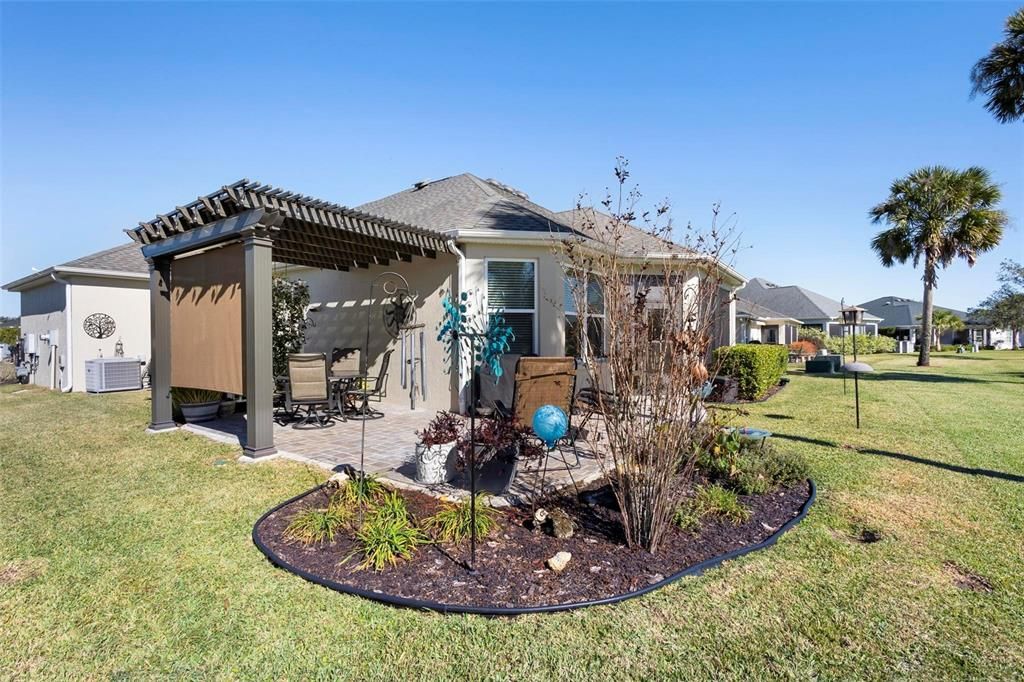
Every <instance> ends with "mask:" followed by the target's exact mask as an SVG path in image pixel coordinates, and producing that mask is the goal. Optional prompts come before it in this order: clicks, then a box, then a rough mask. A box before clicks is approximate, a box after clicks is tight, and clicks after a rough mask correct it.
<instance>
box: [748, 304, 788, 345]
mask: <svg viewBox="0 0 1024 682" xmlns="http://www.w3.org/2000/svg"><path fill="white" fill-rule="evenodd" d="M799 328H800V320H797V319H795V318H792V317H787V316H786V315H783V314H782V313H779V312H775V311H774V310H771V309H769V308H766V307H764V306H762V305H758V304H757V303H753V302H752V301H748V300H746V299H744V298H740V297H737V298H736V342H737V343H750V342H752V341H756V342H758V343H776V344H782V345H788V344H790V343H793V342H794V341H796V339H797V333H798V330H799Z"/></svg>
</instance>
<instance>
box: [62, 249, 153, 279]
mask: <svg viewBox="0 0 1024 682" xmlns="http://www.w3.org/2000/svg"><path fill="white" fill-rule="evenodd" d="M58 267H65V268H83V269H87V270H112V271H115V272H139V273H148V272H149V265H148V264H147V263H146V259H145V258H143V257H142V249H141V248H140V247H139V245H138V244H136V243H134V242H132V243H130V244H122V245H121V246H115V247H114V248H112V249H106V250H104V251H97V252H96V253H90V254H89V255H88V256H82V257H81V258H75V259H74V260H69V261H68V262H67V263H61V264H60V265H59V266H58Z"/></svg>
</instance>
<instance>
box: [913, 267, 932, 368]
mask: <svg viewBox="0 0 1024 682" xmlns="http://www.w3.org/2000/svg"><path fill="white" fill-rule="evenodd" d="M934 281H935V264H934V263H933V262H932V259H931V257H929V258H928V259H927V260H926V261H925V264H924V297H923V301H922V302H923V306H922V309H921V352H920V353H919V354H918V356H917V366H918V367H928V366H929V365H931V355H932V354H931V350H932V348H931V346H932V311H933V308H934V306H933V304H932V287H933V285H932V282H934Z"/></svg>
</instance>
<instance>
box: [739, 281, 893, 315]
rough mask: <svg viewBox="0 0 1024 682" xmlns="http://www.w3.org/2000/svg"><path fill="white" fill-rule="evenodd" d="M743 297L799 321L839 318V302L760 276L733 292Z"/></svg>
mask: <svg viewBox="0 0 1024 682" xmlns="http://www.w3.org/2000/svg"><path fill="white" fill-rule="evenodd" d="M736 294H737V295H738V296H740V297H742V298H745V299H747V300H748V301H752V302H754V303H757V304H758V305H762V306H764V307H766V308H769V309H771V310H777V311H779V312H780V313H782V314H783V315H785V316H786V317H793V318H796V319H798V320H801V321H807V320H823V319H824V320H833V319H838V318H839V317H840V315H839V309H840V307H841V304H840V303H839V301H836V300H834V299H831V298H829V297H828V296H822V295H821V294H819V293H816V292H814V291H810V290H808V289H804V288H803V287H800V286H796V285H787V286H779V285H777V284H775V283H773V282H769V281H768V280H766V279H764V278H762V277H755V278H753V279H751V280H750V281H749V282H747V284H746V286H744V287H743V288H742V289H740V290H739V291H737V292H736ZM864 319H865V320H868V321H872V322H875V321H878V320H879V319H881V318H879V317H877V316H876V315H874V314H871V313H865V315H864Z"/></svg>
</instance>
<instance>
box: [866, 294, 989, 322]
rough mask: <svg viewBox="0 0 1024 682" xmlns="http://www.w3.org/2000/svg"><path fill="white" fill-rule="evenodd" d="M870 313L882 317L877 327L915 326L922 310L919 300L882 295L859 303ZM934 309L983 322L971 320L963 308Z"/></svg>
mask: <svg viewBox="0 0 1024 682" xmlns="http://www.w3.org/2000/svg"><path fill="white" fill-rule="evenodd" d="M859 305H860V307H861V308H864V309H865V310H867V311H868V312H870V313H871V314H872V315H877V316H878V317H880V318H882V321H881V322H880V323H879V324H878V326H879V327H916V326H918V325H920V324H921V322H920V320H919V319H918V318H919V317H921V313H922V311H923V310H924V306H923V304H922V303H921V301H914V300H911V299H909V298H901V297H900V296H882V297H881V298H876V299H874V300H872V301H868V302H866V303H861V304H859ZM935 310H945V311H948V312H951V313H953V314H954V315H956V316H957V317H959V318H960V319H961V320H963V321H964V322H967V323H978V324H984V322H982V321H978V320H972V319H971V316H970V315H969V314H968V313H966V312H964V311H963V310H956V309H954V308H943V307H942V306H935Z"/></svg>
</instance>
